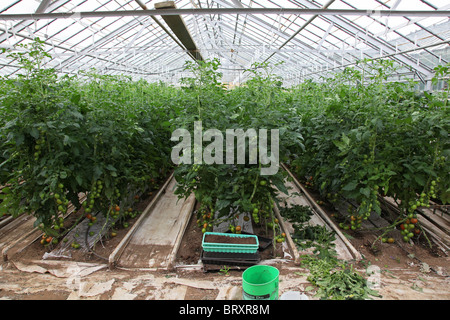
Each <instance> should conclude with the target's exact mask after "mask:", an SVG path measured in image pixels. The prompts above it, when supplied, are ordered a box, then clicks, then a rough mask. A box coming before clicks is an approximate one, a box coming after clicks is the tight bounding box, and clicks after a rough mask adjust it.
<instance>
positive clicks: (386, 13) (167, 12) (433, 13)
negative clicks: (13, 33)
mask: <svg viewBox="0 0 450 320" xmlns="http://www.w3.org/2000/svg"><path fill="white" fill-rule="evenodd" d="M307 2H309V1H307ZM309 5H314V4H312V3H311V2H309ZM211 14H216V15H224V14H226V15H230V14H253V15H257V14H258V15H260V14H273V15H285V14H294V15H320V16H330V17H333V16H377V17H405V16H406V17H443V18H444V17H448V16H449V15H450V12H449V11H439V10H372V9H317V8H316V9H304V8H202V9H158V10H155V9H152V10H139V11H137V10H117V11H88V12H53V13H39V14H32V13H31V14H0V20H1V21H5V20H46V19H72V18H74V17H75V18H77V19H86V18H111V17H139V16H147V17H151V16H178V15H180V16H182V15H211Z"/></svg>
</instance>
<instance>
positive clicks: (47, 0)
mask: <svg viewBox="0 0 450 320" xmlns="http://www.w3.org/2000/svg"><path fill="white" fill-rule="evenodd" d="M50 2H51V0H42V1H41V4H40V5H39V7H38V8H37V9H36V13H45V11H46V10H47V8H48V6H49V5H50Z"/></svg>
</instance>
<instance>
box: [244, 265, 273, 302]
mask: <svg viewBox="0 0 450 320" xmlns="http://www.w3.org/2000/svg"><path fill="white" fill-rule="evenodd" d="M279 275H280V271H278V269H277V268H275V267H272V266H264V265H256V266H252V267H250V268H248V269H247V270H245V271H244V273H243V274H242V291H243V298H244V300H278V277H279Z"/></svg>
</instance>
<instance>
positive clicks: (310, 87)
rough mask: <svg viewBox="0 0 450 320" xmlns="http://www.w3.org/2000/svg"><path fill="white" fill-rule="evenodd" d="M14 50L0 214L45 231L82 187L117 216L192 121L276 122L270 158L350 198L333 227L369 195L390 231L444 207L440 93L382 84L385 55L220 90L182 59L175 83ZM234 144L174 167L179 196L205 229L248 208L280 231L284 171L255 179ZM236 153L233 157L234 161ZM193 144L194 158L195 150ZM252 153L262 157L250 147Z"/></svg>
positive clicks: (365, 212)
mask: <svg viewBox="0 0 450 320" xmlns="http://www.w3.org/2000/svg"><path fill="white" fill-rule="evenodd" d="M22 49H25V50H20V51H18V52H15V51H10V52H8V51H4V54H5V55H8V56H9V57H10V58H11V59H14V60H16V63H19V64H21V65H22V67H23V71H24V72H23V73H22V74H21V75H17V76H15V77H4V78H2V79H1V81H0V126H1V127H2V130H1V132H0V184H1V185H4V186H6V187H5V188H4V189H3V190H2V192H3V194H2V195H1V197H2V198H3V202H2V203H1V204H0V214H12V215H13V216H18V215H20V214H22V213H33V214H34V215H35V216H36V217H37V220H36V225H38V226H40V227H41V228H42V229H43V231H44V232H46V234H48V235H51V236H57V235H58V233H60V232H61V231H60V230H57V229H58V227H56V228H55V226H60V225H61V218H62V219H64V216H65V214H66V212H67V208H68V206H69V204H72V205H73V206H75V207H76V209H77V210H78V209H80V208H81V207H82V205H81V204H80V203H79V196H80V194H81V193H84V194H87V201H86V202H85V203H86V204H85V207H84V210H85V211H86V212H85V213H86V214H92V213H93V212H102V213H103V214H105V215H106V216H108V217H109V216H114V218H120V217H121V216H124V215H125V213H126V211H125V210H119V211H116V210H115V209H114V210H113V209H112V208H116V207H119V208H129V207H130V204H131V202H132V200H133V198H134V195H137V194H140V193H142V192H143V190H145V188H148V187H149V186H150V187H154V186H155V184H156V183H157V181H158V179H162V178H163V177H165V176H166V173H167V172H168V170H171V169H172V167H173V165H174V164H173V162H172V159H171V155H172V154H171V152H172V151H173V150H172V147H173V146H174V145H175V144H176V142H174V141H171V134H172V133H173V132H174V130H176V129H186V130H187V131H188V132H191V133H193V132H194V131H195V130H194V129H195V123H199V122H200V123H201V125H202V132H203V133H204V132H206V131H207V130H208V129H215V130H217V131H218V132H220V133H221V134H222V136H223V137H225V136H226V133H227V130H230V129H231V130H238V129H242V130H244V131H245V130H248V129H254V130H255V131H256V132H259V130H260V129H266V130H268V131H269V132H270V130H271V129H277V130H279V137H280V139H279V162H284V163H287V164H288V165H290V167H291V168H292V169H293V170H294V171H295V173H296V174H297V175H298V176H300V177H305V178H306V177H307V180H306V182H307V184H308V186H310V187H312V188H315V189H316V190H318V191H319V192H320V193H321V195H322V196H323V197H324V198H327V199H328V200H330V201H337V200H338V199H341V198H344V199H347V200H350V201H353V202H354V203H355V204H356V206H355V208H354V209H352V210H351V212H349V213H348V216H346V217H345V221H342V226H343V227H349V228H350V227H351V228H352V229H357V228H358V227H359V226H360V223H361V220H362V219H366V218H367V217H368V216H369V214H370V213H371V212H376V213H378V214H380V213H381V208H380V202H379V201H380V200H379V199H380V196H390V197H393V198H394V199H395V201H397V203H398V205H399V207H400V208H401V210H402V214H401V215H400V216H399V218H398V219H397V220H396V221H394V222H393V225H392V226H391V227H392V228H394V227H399V228H400V226H401V225H403V226H404V227H405V226H407V227H406V228H409V229H408V230H412V229H411V228H410V225H411V224H414V223H412V221H415V219H416V215H415V210H416V209H417V208H420V207H426V206H428V205H429V201H430V200H433V201H436V202H439V203H447V202H448V201H449V195H450V190H449V188H450V181H449V179H448V172H450V168H449V161H448V157H449V156H450V148H449V139H448V132H449V126H450V120H449V119H450V117H449V116H448V112H449V111H448V97H449V91H448V89H447V91H444V92H440V93H434V94H431V93H417V92H416V91H415V90H414V85H415V84H414V83H413V82H406V83H401V82H387V80H388V78H389V76H390V74H391V72H394V71H395V68H394V67H393V64H392V62H391V61H384V60H379V61H362V62H361V64H360V65H358V66H357V68H347V69H345V70H344V71H343V72H342V73H339V74H336V75H335V76H334V77H332V78H327V79H323V81H322V82H320V83H315V82H312V81H306V82H304V83H303V84H301V85H299V86H298V87H294V88H285V87H283V83H282V79H281V78H280V77H277V76H275V75H274V72H273V68H275V67H278V66H277V65H275V66H271V65H269V64H267V63H262V64H258V63H255V64H253V65H252V66H251V68H249V70H247V71H246V72H247V73H249V74H250V77H249V80H248V81H247V82H246V83H244V84H242V85H241V86H240V87H237V88H235V89H233V90H226V88H225V86H224V85H223V83H221V73H220V72H219V70H220V62H219V61H218V60H210V61H206V62H201V63H197V62H187V63H186V70H187V71H190V72H191V74H192V77H189V78H184V79H182V81H181V83H180V87H173V86H167V85H165V84H163V83H157V84H150V83H147V82H145V81H143V80H140V81H133V80H131V79H130V78H127V77H116V76H108V75H98V74H96V73H95V72H84V73H80V74H79V75H76V76H69V75H66V76H62V77H59V76H58V74H57V72H56V71H55V70H53V69H45V68H42V64H43V61H45V59H47V58H49V55H48V54H47V53H46V52H45V51H44V50H43V43H42V41H40V40H39V39H37V40H36V41H35V42H32V43H30V44H27V45H23V48H22ZM448 74H449V66H441V67H437V68H436V77H435V78H434V79H433V81H437V79H440V78H444V79H448ZM205 140H206V139H205ZM213 140H214V137H211V139H209V140H208V141H203V144H202V147H203V150H205V149H206V150H208V147H209V148H210V149H209V151H210V152H211V154H213V155H220V154H223V155H224V156H223V158H224V157H225V155H226V152H227V148H226V147H227V146H226V144H222V145H219V146H217V145H215V144H214V148H213V149H212V150H211V145H213V144H212V143H211V142H212V141H213ZM269 141H270V138H269ZM244 142H245V143H244V145H239V144H238V143H234V144H233V148H232V151H234V153H233V155H234V158H233V160H234V161H233V162H232V163H226V162H225V161H224V162H223V164H206V163H204V162H199V163H195V162H189V163H181V164H179V165H178V166H177V167H176V168H175V177H176V179H177V182H178V185H177V190H176V193H177V194H178V195H179V197H181V198H184V197H187V196H189V195H190V194H191V193H194V194H195V196H196V198H197V200H198V201H199V202H200V203H201V205H202V208H201V210H199V211H198V212H199V216H198V219H199V226H201V227H202V229H204V230H205V231H207V230H208V229H211V228H212V226H213V225H214V224H219V223H222V222H224V221H229V222H230V230H232V231H234V232H236V231H238V232H239V231H240V230H239V229H240V228H237V227H240V226H238V225H235V221H236V219H235V218H236V214H238V215H239V214H242V213H248V216H249V217H250V219H252V222H253V223H254V224H255V225H258V226H261V227H263V228H265V229H266V230H268V229H271V230H272V231H273V232H274V233H275V234H274V237H278V238H282V237H281V230H280V229H279V228H277V226H278V224H277V223H276V221H275V217H274V215H273V210H272V209H273V206H274V205H277V204H278V198H277V195H278V193H279V192H287V190H286V188H285V185H284V180H285V178H286V173H285V172H284V171H283V170H281V169H280V170H278V171H277V172H276V173H275V174H273V175H263V174H261V172H262V171H261V169H262V168H263V167H264V166H265V164H261V162H260V161H258V162H257V163H251V162H250V161H249V160H250V156H251V155H250V144H251V143H253V142H252V141H249V139H246V140H245V141H244ZM271 147H272V146H268V151H271ZM240 148H243V149H244V150H245V161H244V164H236V163H237V158H236V155H237V154H239V150H241V149H240ZM190 151H191V154H192V155H194V154H196V150H195V144H191V146H190ZM256 151H257V154H260V153H261V152H262V151H263V150H262V149H261V148H260V145H258V144H257V149H256ZM192 160H195V159H192ZM204 217H209V218H206V219H205V218H204ZM407 219H409V220H408V221H407ZM413 219H414V220H413ZM407 222H408V223H407ZM418 228H420V226H418ZM55 229H56V230H55ZM410 233H412V234H413V235H414V234H415V231H413V232H408V233H407V234H406V236H408V237H409V235H410Z"/></svg>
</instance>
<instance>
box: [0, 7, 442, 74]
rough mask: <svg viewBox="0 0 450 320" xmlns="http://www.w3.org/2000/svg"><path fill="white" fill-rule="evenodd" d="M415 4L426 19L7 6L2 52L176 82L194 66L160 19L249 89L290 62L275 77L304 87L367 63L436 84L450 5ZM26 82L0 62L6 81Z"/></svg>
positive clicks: (415, 14)
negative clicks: (38, 44)
mask: <svg viewBox="0 0 450 320" xmlns="http://www.w3.org/2000/svg"><path fill="white" fill-rule="evenodd" d="M408 1H410V0H408ZM413 1H414V2H415V3H416V7H413V8H414V9H417V10H411V9H410V7H408V6H407V4H406V1H405V0H403V1H402V0H395V1H393V2H392V3H390V2H389V1H385V0H358V1H356V0H281V1H277V2H276V3H275V1H272V0H178V1H175V2H176V4H177V8H176V9H148V8H149V6H150V5H154V3H155V2H156V1H151V0H150V1H149V0H147V1H144V0H97V1H95V3H94V4H95V6H93V2H92V1H86V0H53V1H51V0H41V1H38V2H36V1H35V0H5V3H4V5H3V6H2V5H0V47H5V48H14V47H15V46H16V45H17V44H18V43H24V42H29V41H31V40H32V39H33V38H34V37H35V36H40V37H41V39H43V40H44V41H45V44H46V46H47V48H48V49H49V50H50V53H51V54H52V55H53V60H51V61H48V62H47V65H48V66H51V67H55V68H56V69H57V70H58V71H60V72H62V73H76V72H77V71H78V70H80V69H86V68H92V67H94V68H96V69H97V70H99V71H100V72H103V73H111V74H120V73H124V74H130V75H132V76H135V77H143V78H147V79H150V80H156V79H158V77H162V78H164V79H168V80H169V81H170V77H171V75H176V74H178V73H179V71H180V70H182V68H183V65H184V61H185V60H187V59H190V58H192V56H189V55H188V53H189V50H186V48H185V47H184V46H183V45H182V44H181V43H180V41H179V40H178V38H177V37H176V36H175V35H174V34H173V33H172V32H171V30H170V28H169V26H168V25H167V24H166V23H165V22H164V21H163V20H158V16H172V15H181V16H183V18H184V20H185V23H186V28H187V29H188V30H189V33H190V34H191V36H192V38H193V40H194V41H195V43H196V44H197V46H198V50H199V52H200V53H201V55H202V56H203V57H204V58H205V59H208V58H212V57H219V58H220V59H221V61H222V63H223V65H222V70H223V73H224V81H225V82H235V83H237V82H240V81H242V80H243V79H245V77H244V76H243V71H244V70H245V69H247V68H250V66H251V65H252V63H253V62H264V61H266V62H267V61H269V62H273V63H276V62H280V61H285V62H286V63H285V64H284V65H282V66H280V67H278V68H277V69H275V71H276V72H277V73H278V74H279V75H281V76H286V78H288V79H290V80H289V81H288V82H289V83H296V82H298V81H302V80H303V79H307V78H313V79H318V78H319V77H320V75H321V74H324V73H325V72H330V71H331V72H332V71H338V70H340V69H342V68H345V67H347V66H355V65H356V62H357V61H358V60H359V59H361V58H370V59H393V60H394V61H395V62H396V63H397V64H398V65H400V66H404V67H405V68H404V69H403V70H401V71H399V74H400V73H401V74H405V70H409V69H410V70H413V73H412V74H411V76H414V77H417V78H419V79H422V80H424V81H427V80H429V79H430V78H431V77H432V76H433V68H434V64H436V63H438V62H439V63H447V62H448V61H450V52H449V51H450V50H449V44H450V41H449V40H450V31H447V30H446V29H448V30H450V19H449V16H450V11H449V9H450V3H445V0H413ZM360 3H361V4H360ZM363 5H366V7H364V8H360V6H363ZM86 9H87V10H86ZM390 19H392V21H393V22H392V21H391V20H390ZM442 24H443V25H444V27H443V28H440V25H442ZM445 26H448V28H447V27H445ZM420 31H422V32H421V33H420ZM399 46H400V47H401V48H399ZM438 49H439V50H438ZM437 50H438V51H437ZM356 67H357V66H356ZM17 72H20V69H19V68H17V66H15V64H14V61H8V60H7V59H6V58H5V57H4V56H2V55H0V75H1V74H4V75H8V74H15V73H17ZM173 78H174V79H175V80H176V76H174V77H173Z"/></svg>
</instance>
